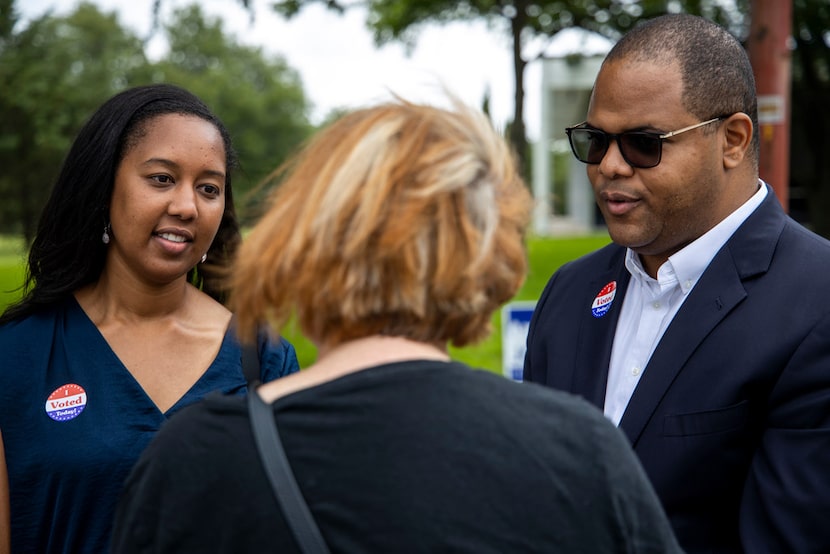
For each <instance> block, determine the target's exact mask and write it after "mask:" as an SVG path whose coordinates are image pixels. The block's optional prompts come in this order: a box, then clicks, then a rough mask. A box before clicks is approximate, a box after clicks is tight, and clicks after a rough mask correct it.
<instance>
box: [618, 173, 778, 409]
mask: <svg viewBox="0 0 830 554" xmlns="http://www.w3.org/2000/svg"><path fill="white" fill-rule="evenodd" d="M759 183H760V187H759V188H758V192H756V193H755V194H754V195H752V197H751V198H750V199H749V200H747V201H746V202H745V203H744V204H743V205H742V206H741V207H739V208H738V209H737V210H735V211H734V212H732V213H731V214H730V215H729V216H728V217H726V218H725V219H724V220H723V221H721V222H720V223H718V224H717V225H715V226H714V227H712V229H710V230H709V231H707V232H706V233H705V234H704V235H702V236H701V237H699V238H698V239H697V240H695V241H694V242H692V243H690V244H688V245H687V246H686V247H684V248H683V249H682V250H679V251H678V252H676V253H675V254H673V255H672V256H670V257H669V259H668V260H667V261H666V262H664V263H663V265H661V266H660V268H659V269H658V270H657V279H654V278H652V277H651V276H649V275H648V274H647V273H646V272H645V270H644V269H643V265H642V263H641V262H640V257H639V256H638V255H637V254H635V253H634V252H633V251H632V250H631V249H629V250H628V251H627V252H626V256H625V267H626V269H628V272H629V273H631V282H630V283H629V284H628V290H627V291H626V293H625V299H624V300H623V304H622V311H621V312H620V319H619V322H618V323H617V330H616V333H615V335H614V345H613V347H612V348H611V362H610V366H609V368H608V382H607V384H606V388H605V410H604V412H605V416H606V417H607V418H608V419H610V420H611V421H613V422H614V423H615V424H616V425H619V423H620V420H621V419H622V416H623V413H624V412H625V409H626V407H627V406H628V401H629V400H630V399H631V395H632V394H633V393H634V389H635V388H636V387H637V383H639V382H640V377H641V376H642V374H643V371H644V370H645V368H646V365H647V364H648V361H649V359H650V358H651V355H652V354H653V353H654V349H655V348H656V347H657V343H658V342H660V339H661V338H662V336H663V333H664V332H665V331H666V329H667V328H668V326H669V324H671V322H672V319H674V316H675V314H676V313H677V311H678V310H679V309H680V306H682V305H683V302H684V301H685V300H686V297H687V296H688V295H689V292H691V290H692V289H693V288H694V286H695V284H697V281H698V279H700V276H701V275H703V272H704V271H705V270H706V268H707V267H708V266H709V263H710V262H711V261H712V258H714V257H715V254H717V253H718V251H719V250H720V249H721V248H722V247H723V245H724V244H725V243H726V241H727V240H729V237H731V236H732V234H733V233H734V232H735V231H736V230H737V229H738V227H740V226H741V224H742V223H743V222H744V220H746V218H747V217H749V215H750V214H751V213H752V212H753V211H755V208H757V207H758V206H759V205H760V204H761V202H762V201H763V200H764V197H765V196H766V195H767V187H766V185H765V184H764V182H763V181H760V182H759ZM651 371H656V369H655V370H651Z"/></svg>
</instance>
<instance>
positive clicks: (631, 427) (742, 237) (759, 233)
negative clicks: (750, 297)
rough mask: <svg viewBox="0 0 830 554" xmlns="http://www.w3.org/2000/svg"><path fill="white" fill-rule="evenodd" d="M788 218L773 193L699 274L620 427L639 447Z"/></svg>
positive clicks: (760, 269)
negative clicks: (677, 380)
mask: <svg viewBox="0 0 830 554" xmlns="http://www.w3.org/2000/svg"><path fill="white" fill-rule="evenodd" d="M785 220H786V216H785V214H784V212H783V210H782V209H781V206H780V204H779V203H778V200H777V198H776V197H775V194H774V193H773V192H772V189H770V188H769V187H768V188H767V196H766V198H765V199H764V201H763V202H762V203H761V205H760V206H758V208H757V209H756V210H755V212H753V213H752V214H751V215H750V216H749V218H747V219H746V221H744V223H743V224H742V225H741V226H740V227H739V228H738V230H737V231H736V232H735V233H734V234H733V236H732V237H731V238H730V239H729V240H728V241H727V242H726V244H725V245H724V246H723V248H721V249H720V251H719V252H718V253H717V254H716V255H715V257H714V258H713V259H712V262H711V263H710V264H709V266H708V267H707V268H706V270H705V271H704V272H703V275H701V278H700V280H699V281H698V283H697V284H696V285H695V288H694V289H692V292H691V293H689V297H688V298H686V301H685V302H684V303H683V305H682V306H681V307H680V310H678V312H677V315H675V317H674V319H673V320H672V322H671V324H670V325H669V327H668V328H667V329H666V332H665V334H664V335H663V338H662V339H661V340H660V342H659V343H658V344H657V348H656V349H655V350H654V354H652V356H651V359H650V360H649V362H648V365H647V366H646V370H645V371H644V372H643V376H642V377H641V379H640V382H639V383H638V384H637V388H636V389H634V394H633V395H632V396H631V400H630V401H629V403H628V408H627V409H626V411H625V413H623V417H622V420H621V421H620V428H621V429H622V430H623V431H624V432H625V433H626V435H628V438H629V439H630V440H631V443H632V444H636V442H637V439H638V438H639V437H640V434H641V433H642V431H643V429H644V428H645V426H646V425H647V424H648V422H649V420H650V419H651V417H652V416H653V414H654V411H655V410H656V408H657V406H658V404H659V403H660V401H661V399H662V398H663V396H664V395H665V394H666V391H667V390H668V389H669V387H670V386H671V384H672V382H673V381H674V379H675V378H676V377H677V374H678V373H679V372H680V371H681V370H682V369H683V367H684V365H685V364H686V362H687V361H688V360H689V358H690V356H691V355H692V353H693V352H694V351H695V349H696V348H697V347H698V345H699V344H700V343H701V341H703V340H704V339H705V338H706V336H707V335H709V333H710V332H712V330H713V329H714V328H715V327H716V326H717V325H718V323H719V322H720V321H721V320H722V319H723V318H724V317H726V315H727V314H728V313H729V312H730V311H732V309H733V308H734V307H735V306H737V305H738V303H740V302H741V301H742V300H743V299H744V298H745V297H746V295H747V294H746V289H745V288H744V285H743V280H744V279H747V278H749V277H752V276H754V275H757V274H759V273H764V272H766V271H767V270H768V269H769V266H770V262H771V260H772V256H773V253H774V251H775V246H776V244H777V242H778V238H779V236H780V234H781V231H782V229H783V227H784V222H785Z"/></svg>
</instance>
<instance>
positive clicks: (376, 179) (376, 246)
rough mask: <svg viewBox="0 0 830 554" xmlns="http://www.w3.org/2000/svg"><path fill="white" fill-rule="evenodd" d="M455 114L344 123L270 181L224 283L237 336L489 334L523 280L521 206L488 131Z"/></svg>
mask: <svg viewBox="0 0 830 554" xmlns="http://www.w3.org/2000/svg"><path fill="white" fill-rule="evenodd" d="M452 102H453V108H454V109H452V110H446V109H441V108H437V107H432V106H426V105H418V104H413V103H409V102H406V101H404V100H400V99H398V100H397V101H395V102H391V103H388V104H383V105H379V106H376V107H371V108H367V109H362V110H357V111H355V112H352V113H350V114H348V115H345V116H343V117H342V118H341V119H339V120H337V121H335V122H334V123H333V124H331V125H330V126H329V127H328V128H326V129H325V130H323V131H321V132H320V133H318V134H317V136H316V137H314V138H313V139H312V141H311V143H310V144H309V145H307V147H306V148H304V149H303V150H302V151H301V152H300V154H299V155H298V156H297V157H296V158H295V159H294V160H293V161H291V162H290V163H289V164H287V165H286V166H284V167H283V168H281V169H279V170H277V171H276V172H275V173H274V174H273V175H272V176H271V179H275V178H280V177H283V176H284V177H285V178H284V180H283V181H282V182H281V183H280V184H279V186H278V187H277V188H276V189H275V191H274V192H273V194H272V196H271V198H270V205H269V207H268V209H267V211H266V213H265V214H264V216H263V217H262V219H261V220H260V221H259V223H258V224H257V225H256V226H255V227H254V229H253V231H252V232H251V233H250V235H249V236H248V237H247V238H246V239H245V241H244V242H243V245H242V247H241V249H240V252H239V256H238V258H237V261H236V265H235V269H234V272H233V277H232V295H231V303H232V307H233V308H234V309H235V310H236V312H237V315H238V318H239V330H240V333H241V334H242V336H244V337H250V336H251V335H252V333H253V329H254V327H255V326H256V325H257V324H259V323H263V322H269V323H270V324H271V325H272V326H273V327H275V328H277V329H281V328H282V326H283V325H284V324H285V322H286V321H287V320H288V319H289V318H290V317H291V315H292V313H293V312H295V311H296V314H297V320H298V322H299V325H300V328H301V330H302V331H303V333H304V334H305V335H306V336H307V337H309V338H310V339H311V340H313V341H315V342H316V343H317V344H322V343H326V344H338V343H341V342H345V341H348V340H352V339H356V338H360V337H365V336H369V335H375V334H381V335H389V336H401V337H407V338H410V339H413V340H418V341H423V342H442V343H447V342H451V343H452V344H454V345H456V346H463V345H466V344H469V343H471V342H475V341H477V340H480V339H481V338H483V337H485V336H486V335H487V334H489V332H490V317H491V315H492V314H493V312H494V311H495V310H496V309H497V308H498V307H499V306H500V305H502V304H503V303H504V302H506V301H507V300H509V299H510V298H512V297H513V295H514V294H515V293H516V291H517V290H518V288H519V286H520V285H521V283H522V282H523V280H524V277H525V273H526V266H527V262H526V254H525V249H524V242H523V239H524V232H525V229H526V226H527V222H528V219H529V215H530V207H531V197H530V195H529V193H528V191H527V187H526V186H525V184H524V183H523V182H522V179H521V177H520V175H519V173H518V171H517V168H516V167H515V164H514V158H513V156H512V153H511V150H510V148H509V147H508V146H507V144H506V142H505V141H504V139H503V138H502V137H501V136H499V135H498V134H497V133H496V132H495V131H494V129H493V128H492V126H491V124H490V122H489V121H488V120H487V118H486V117H485V116H484V115H483V114H481V113H479V112H476V111H474V110H472V109H470V108H468V107H466V106H463V105H462V104H461V103H460V102H458V101H457V100H455V99H452Z"/></svg>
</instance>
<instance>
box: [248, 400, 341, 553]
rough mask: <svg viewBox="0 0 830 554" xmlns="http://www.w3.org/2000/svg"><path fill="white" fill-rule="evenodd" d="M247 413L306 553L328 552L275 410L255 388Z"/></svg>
mask: <svg viewBox="0 0 830 554" xmlns="http://www.w3.org/2000/svg"><path fill="white" fill-rule="evenodd" d="M248 414H249V415H250V417H251V426H252V427H253V431H254V441H255V442H256V445H257V450H259V456H260V459H261V460H262V465H263V467H264V468H265V473H266V474H267V475H268V481H270V483H271V488H272V489H273V490H274V494H275V495H276V497H277V502H278V503H279V505H280V508H281V509H282V513H283V515H284V516H285V520H286V521H287V522H288V526H289V527H290V528H291V532H292V533H293V535H294V538H295V539H296V541H297V544H298V545H299V547H300V551H302V552H303V553H304V554H328V552H329V549H328V546H326V541H325V540H323V535H322V534H321V533H320V528H319V527H317V523H316V522H315V521H314V517H313V516H312V515H311V510H309V509H308V504H306V502H305V499H304V498H303V493H302V492H301V491H300V487H299V486H297V481H296V480H295V479H294V472H292V471H291V466H290V465H289V463H288V458H286V457H285V450H283V447H282V441H281V440H280V434H279V431H278V430H277V424H276V422H275V421H274V411H273V409H272V408H271V406H269V405H268V404H266V403H265V402H264V401H263V400H262V398H261V397H260V396H259V394H258V393H257V392H256V389H254V388H252V389H251V390H249V391H248Z"/></svg>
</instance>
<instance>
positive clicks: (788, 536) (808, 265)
mask: <svg viewBox="0 0 830 554" xmlns="http://www.w3.org/2000/svg"><path fill="white" fill-rule="evenodd" d="M624 260H625V249H624V248H622V247H620V246H617V245H614V244H612V245H609V246H607V247H605V248H603V249H601V250H598V251H596V252H594V253H591V254H589V255H587V256H585V257H582V258H580V259H578V260H575V261H573V262H570V263H568V264H566V265H564V266H562V268H560V269H559V270H558V271H557V272H556V273H555V274H554V275H553V276H552V277H551V279H550V281H549V282H548V284H547V286H546V288H545V290H544V292H543V293H542V297H541V298H540V300H539V302H538V304H537V307H536V310H535V312H534V315H533V318H532V320H531V323H530V330H529V334H528V339H527V354H526V358H525V368H524V378H525V380H526V381H533V382H537V383H542V384H545V385H549V386H551V387H554V388H557V389H562V390H565V391H569V392H572V393H575V394H578V395H580V396H583V397H585V398H586V399H588V400H589V401H590V402H592V403H594V404H596V405H597V406H599V407H600V408H601V407H602V406H603V405H604V397H605V386H606V381H607V377H608V364H609V360H610V357H611V346H612V342H613V340H614V330H615V328H616V325H617V320H618V318H619V314H620V308H621V307H622V303H623V298H624V296H625V291H626V289H627V287H628V283H629V279H630V274H629V273H628V271H627V270H626V268H625V264H624ZM612 282H615V283H616V295H615V296H614V298H613V300H612V301H611V302H610V305H607V309H606V310H605V311H603V309H605V308H603V309H600V310H596V312H597V315H598V317H597V316H595V315H594V313H593V311H592V304H593V303H594V300H595V298H597V296H598V294H599V293H600V291H601V290H602V289H603V288H604V287H606V285H607V284H609V283H612ZM620 428H621V429H622V430H623V431H624V432H625V434H626V435H627V436H628V438H629V440H630V441H631V444H632V446H633V448H634V451H635V452H636V453H637V455H638V456H639V458H640V461H641V462H642V464H643V466H644V467H645V470H646V472H647V473H648V475H649V477H650V478H651V481H652V484H653V485H654V488H655V490H656V492H657V494H658V496H659V497H660V499H661V501H662V502H663V506H664V508H665V510H666V513H667V514H668V516H669V518H670V520H671V522H672V525H673V527H674V530H675V532H676V534H677V537H678V539H679V541H680V544H681V545H682V546H683V547H684V548H685V549H686V550H687V551H688V552H742V551H746V552H825V553H826V552H830V242H828V241H827V240H825V239H823V238H821V237H819V236H818V235H815V234H813V233H811V232H809V231H808V230H806V229H805V228H804V227H802V226H801V225H799V224H798V223H797V222H795V221H794V220H792V219H791V218H789V217H788V216H787V215H786V214H785V213H784V211H783V210H782V209H781V206H780V204H779V203H778V200H777V199H776V197H775V195H774V194H773V192H772V190H771V189H768V194H767V197H766V198H765V200H764V201H763V203H762V204H761V205H760V206H759V207H758V209H756V210H755V212H754V213H753V214H752V215H750V217H749V218H748V219H747V220H746V221H745V222H744V223H743V224H742V225H741V226H740V228H739V229H738V230H737V231H736V232H735V234H734V235H733V236H732V237H731V238H730V239H729V241H728V242H727V243H726V244H725V245H724V246H723V248H721V250H720V251H719V252H718V253H717V255H716V256H715V257H714V259H713V260H712V262H711V264H710V265H709V267H708V268H707V269H706V271H705V272H704V273H703V275H702V276H701V279H700V280H699V281H698V283H697V285H696V286H695V287H694V289H692V291H691V293H690V294H689V295H688V297H687V298H686V301H685V302H684V304H683V305H682V306H681V308H680V310H679V311H678V312H677V315H676V316H675V318H674V320H673V321H672V323H671V324H670V325H669V327H668V329H666V332H665V334H664V336H663V338H662V339H661V340H660V343H659V344H658V345H657V348H656V350H655V351H654V354H653V355H652V357H651V359H650V361H649V363H648V365H647V366H646V368H645V370H644V372H643V374H642V376H641V378H640V381H639V384H638V385H637V388H636V389H635V390H634V394H633V395H632V397H631V401H630V403H629V405H628V408H627V410H626V411H625V413H624V414H623V417H622V420H621V421H620Z"/></svg>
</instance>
